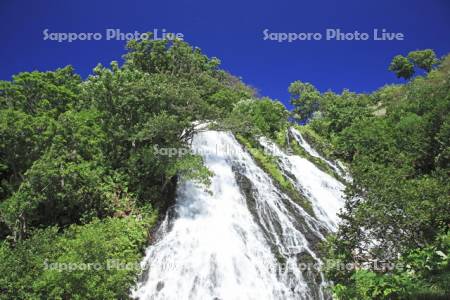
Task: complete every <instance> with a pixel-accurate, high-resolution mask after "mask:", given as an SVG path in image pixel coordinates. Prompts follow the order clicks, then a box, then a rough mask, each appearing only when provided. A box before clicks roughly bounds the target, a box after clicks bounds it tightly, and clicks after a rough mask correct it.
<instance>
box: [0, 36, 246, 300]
mask: <svg viewBox="0 0 450 300" xmlns="http://www.w3.org/2000/svg"><path fill="white" fill-rule="evenodd" d="M127 49H128V51H127V53H126V54H125V56H124V59H125V62H124V64H123V65H122V66H119V65H118V63H117V62H112V63H111V65H110V67H109V68H107V67H104V66H101V65H98V66H97V67H96V68H95V69H94V70H93V74H92V75H91V76H89V77H88V78H87V79H86V80H82V79H81V78H80V76H78V75H77V74H76V73H75V72H74V70H73V68H72V67H70V66H68V67H65V68H63V69H58V70H56V71H54V72H37V71H35V72H25V73H20V74H17V75H15V76H13V78H12V80H11V81H2V82H0V137H1V138H0V258H1V259H0V283H1V284H0V298H3V299H12V298H14V299H50V298H51V299H67V298H68V297H70V298H73V299H118V298H122V299H123V298H126V297H127V295H128V293H129V288H130V286H132V284H133V283H134V282H135V280H136V278H137V274H138V271H139V270H136V269H132V270H121V269H120V270H119V269H115V270H104V269H103V268H100V269H99V270H95V269H94V270H77V271H76V272H67V271H63V272H61V273H59V272H58V271H56V270H46V269H45V267H46V264H45V263H44V262H47V263H48V264H52V263H73V264H89V263H92V264H97V263H98V264H101V265H102V266H103V265H104V263H105V261H107V260H109V259H117V260H119V263H121V264H126V263H129V262H136V261H138V260H139V259H140V257H141V256H142V250H143V245H145V244H146V242H147V241H148V239H149V237H148V232H149V228H150V227H151V226H152V225H153V224H154V219H155V215H156V214H157V213H158V211H160V212H163V211H164V210H165V209H166V208H167V207H168V206H170V205H172V204H173V200H174V191H175V188H176V184H177V182H178V181H179V180H185V179H194V180H197V181H199V182H203V183H206V182H208V178H209V176H210V172H209V171H208V170H207V169H206V168H205V167H204V166H203V162H202V159H201V157H200V156H197V155H193V154H186V155H167V154H168V153H171V152H168V151H162V150H161V149H175V150H178V149H185V148H187V147H189V142H190V139H191V138H192V135H193V134H194V132H195V129H194V126H193V124H192V122H193V121H201V120H211V119H220V118H225V117H226V116H227V115H229V114H230V112H231V110H232V109H233V107H234V104H235V103H237V102H238V101H240V100H242V99H248V98H252V97H254V91H253V90H252V89H251V88H249V87H247V86H245V85H244V84H243V83H241V82H240V81H239V80H238V79H236V78H235V77H233V76H232V75H230V74H228V73H226V72H224V71H222V70H220V69H219V68H218V66H219V61H218V60H217V59H215V58H208V57H206V56H205V55H203V54H202V53H201V51H200V49H198V48H192V47H191V46H189V45H188V44H186V43H184V42H181V41H173V42H168V41H155V40H148V41H142V42H136V41H132V42H130V43H129V44H128V46H127ZM177 153H178V152H177ZM148 216H153V217H151V218H150V217H148Z"/></svg>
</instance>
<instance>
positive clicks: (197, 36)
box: [0, 0, 450, 103]
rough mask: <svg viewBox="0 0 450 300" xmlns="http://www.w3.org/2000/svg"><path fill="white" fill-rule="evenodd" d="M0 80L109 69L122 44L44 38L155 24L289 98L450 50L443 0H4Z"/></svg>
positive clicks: (378, 79) (373, 82)
mask: <svg viewBox="0 0 450 300" xmlns="http://www.w3.org/2000/svg"><path fill="white" fill-rule="evenodd" d="M0 22H1V24H0V33H1V38H2V46H1V47H0V79H3V80H9V79H10V78H11V75H13V74H15V73H17V72H20V71H31V70H41V71H45V70H53V69H56V68H58V67H63V66H65V65H67V64H71V65H73V66H74V67H75V69H76V71H77V72H78V73H79V74H81V75H82V76H83V77H85V76H86V75H88V74H89V73H90V72H91V70H92V68H93V67H94V66H95V65H96V64H97V63H99V62H100V63H102V64H106V65H109V63H110V62H111V61H112V60H120V58H121V55H122V54H123V53H124V42H122V41H106V40H101V41H76V42H72V43H67V42H66V43H58V42H55V41H48V40H47V41H44V40H43V33H42V32H43V30H44V29H46V28H48V29H49V32H100V33H102V34H104V32H105V29H106V28H119V29H120V30H121V31H123V32H133V31H135V30H137V31H140V32H145V31H149V30H153V29H155V28H157V29H159V30H162V29H166V30H167V31H172V32H181V33H183V34H184V36H185V40H186V41H188V42H189V43H191V44H192V45H195V46H198V47H200V48H201V49H202V50H203V51H204V52H205V53H206V54H207V55H209V56H216V57H219V58H220V59H221V60H222V67H223V68H224V69H226V70H228V71H230V72H231V73H233V74H235V75H237V76H240V77H242V78H243V80H244V81H245V82H246V83H248V84H250V85H252V86H254V87H256V88H257V89H258V90H259V91H260V93H261V94H262V95H267V96H270V97H272V98H277V99H279V100H282V101H283V102H285V103H286V102H287V100H288V93H287V87H288V85H289V83H290V82H292V81H294V80H297V79H299V80H302V81H308V82H311V83H312V84H314V85H315V86H317V87H318V88H319V89H320V90H322V91H324V90H327V89H332V90H334V91H337V92H340V91H341V90H342V89H343V88H349V89H350V90H353V91H357V92H363V91H372V90H375V89H376V88H378V87H380V86H382V85H384V84H386V83H392V82H397V79H396V78H395V76H394V75H393V74H392V73H390V72H389V71H387V66H388V64H389V62H390V60H391V59H392V57H393V56H394V55H396V54H406V53H407V52H409V51H411V50H416V49H422V48H432V49H434V50H435V51H436V52H437V54H438V55H439V56H441V55H444V54H446V53H448V52H450V1H449V0H422V1H416V0H395V1H394V0H378V1H374V0H372V1H361V0H351V1H337V0H335V1H325V0H315V1H300V0H297V1H266V0H260V1H245V0H240V1H236V0H226V1H211V0H210V1H194V0H190V1H175V0H172V1H170V0H169V1H148V0H147V1H138V0H129V1H111V0H110V1H94V0H89V1H86V0H77V1H75V0H71V1H68V0H65V1H62V0H53V1H50V0H42V1H23V0H1V2H0ZM266 28H267V29H269V30H270V32H320V33H324V31H325V30H326V29H327V28H341V30H342V31H344V32H353V31H355V30H358V31H359V32H368V33H370V34H371V35H372V30H373V29H374V28H379V29H383V28H385V29H387V30H388V31H390V32H401V33H403V34H404V35H405V39H404V41H371V40H369V41H326V40H325V38H324V39H323V40H321V41H296V42H292V43H287V42H284V43H277V42H275V41H267V40H266V41H265V40H263V37H264V34H263V30H264V29H266Z"/></svg>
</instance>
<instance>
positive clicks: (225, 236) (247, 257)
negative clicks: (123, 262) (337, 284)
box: [132, 131, 343, 300]
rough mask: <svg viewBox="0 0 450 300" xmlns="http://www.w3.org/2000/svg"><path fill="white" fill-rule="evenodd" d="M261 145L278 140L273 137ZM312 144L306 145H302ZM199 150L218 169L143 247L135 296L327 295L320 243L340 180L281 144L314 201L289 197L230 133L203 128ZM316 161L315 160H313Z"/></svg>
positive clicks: (286, 165)
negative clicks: (310, 208)
mask: <svg viewBox="0 0 450 300" xmlns="http://www.w3.org/2000/svg"><path fill="white" fill-rule="evenodd" d="M260 142H261V145H262V146H264V147H271V148H272V149H273V148H275V147H277V146H276V145H275V144H273V143H271V142H270V141H269V140H267V139H261V140H260ZM301 146H302V147H305V146H304V145H301ZM192 148H193V150H195V151H196V152H198V153H201V155H202V156H203V159H204V162H205V165H206V166H207V167H208V168H209V169H210V170H211V171H212V172H213V173H214V175H213V177H212V178H211V185H210V186H209V187H204V186H200V185H198V184H196V183H193V182H189V181H187V182H184V183H182V184H181V185H180V186H179V187H178V190H177V199H176V205H175V207H174V208H173V209H171V210H169V211H168V212H167V214H166V217H165V219H164V221H163V222H162V224H161V225H160V227H159V229H158V232H157V239H156V241H155V243H153V244H152V245H151V246H149V247H148V249H147V250H146V255H145V258H144V260H143V262H142V266H143V268H144V271H143V274H142V278H141V280H140V281H139V283H138V285H137V286H136V288H135V289H134V290H133V291H132V296H133V297H135V298H138V299H164V300H171V299H177V300H182V299H208V300H209V299H211V300H213V299H215V300H219V299H220V300H233V299H255V300H256V299H257V300H264V299H268V300H269V299H330V295H329V293H328V291H327V289H326V286H327V283H326V281H325V280H324V277H323V274H322V273H321V272H320V271H319V268H318V266H319V265H320V264H321V259H320V257H319V256H318V255H317V249H316V248H317V245H318V242H320V241H321V240H323V239H324V234H326V233H327V232H328V231H329V230H334V228H335V226H336V222H337V217H336V212H337V210H338V209H339V208H340V207H341V206H342V203H343V200H342V190H343V185H342V184H341V183H340V182H339V181H337V180H336V179H334V178H333V177H331V176H329V175H328V174H326V173H324V172H322V171H320V170H319V169H318V168H317V167H315V166H314V165H313V164H312V163H310V162H309V161H307V160H305V159H303V158H300V157H297V156H293V155H287V154H284V153H283V152H282V151H281V150H280V149H278V148H277V149H276V150H277V153H279V154H277V155H276V157H277V159H278V163H279V166H280V168H281V169H282V170H283V172H285V174H290V175H291V176H290V177H289V178H290V180H291V181H292V183H293V185H294V186H295V187H296V188H298V190H299V191H300V192H301V193H303V194H304V196H305V197H307V199H309V200H310V202H311V203H312V205H313V208H314V212H315V215H310V214H308V213H307V212H306V211H305V209H303V208H302V206H301V205H299V204H298V203H296V202H295V201H293V200H292V199H291V198H290V197H289V196H288V195H286V194H285V193H284V192H283V191H282V190H281V189H280V188H279V187H278V186H277V184H276V183H275V182H274V181H273V179H272V178H271V177H270V176H269V175H267V174H266V173H265V172H264V171H263V170H262V169H261V168H260V167H259V166H258V165H257V163H256V162H255V161H254V160H253V158H252V157H251V156H250V155H249V153H248V152H247V151H246V150H245V149H244V148H243V147H242V146H241V145H240V144H239V143H238V142H237V140H236V139H235V138H234V136H233V135H232V134H231V133H228V132H216V131H205V132H200V133H197V134H196V135H195V136H194V138H193V142H192ZM309 164H310V165H309Z"/></svg>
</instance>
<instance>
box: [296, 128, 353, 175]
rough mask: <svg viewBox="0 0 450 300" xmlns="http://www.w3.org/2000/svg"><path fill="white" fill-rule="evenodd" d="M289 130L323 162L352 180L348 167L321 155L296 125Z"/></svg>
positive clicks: (305, 148)
mask: <svg viewBox="0 0 450 300" xmlns="http://www.w3.org/2000/svg"><path fill="white" fill-rule="evenodd" d="M289 132H290V133H291V134H292V136H293V137H294V139H295V140H296V141H297V143H298V144H299V145H300V146H301V147H302V148H303V149H304V150H305V151H306V152H307V153H308V154H309V155H311V156H313V157H317V158H319V159H320V160H322V161H323V162H325V163H326V164H327V165H328V166H330V167H331V168H332V169H333V170H334V171H335V172H336V173H337V174H338V175H339V176H340V177H341V178H342V179H344V180H346V181H348V182H351V181H352V178H351V177H350V175H349V174H348V171H347V169H346V167H345V166H344V165H343V164H342V163H341V162H340V161H337V162H336V163H335V162H331V161H329V160H327V159H325V158H324V157H323V156H321V155H320V154H319V153H318V152H317V151H316V150H315V149H314V148H313V147H311V145H310V144H309V143H308V142H307V141H306V140H305V139H304V138H303V136H302V134H301V133H300V132H299V131H298V130H297V129H295V128H294V127H291V128H289Z"/></svg>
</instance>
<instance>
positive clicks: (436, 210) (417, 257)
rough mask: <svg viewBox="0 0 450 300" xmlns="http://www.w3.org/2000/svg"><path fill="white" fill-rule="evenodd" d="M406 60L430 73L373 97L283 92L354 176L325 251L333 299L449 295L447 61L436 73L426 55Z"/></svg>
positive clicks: (302, 86)
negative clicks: (332, 235)
mask: <svg viewBox="0 0 450 300" xmlns="http://www.w3.org/2000/svg"><path fill="white" fill-rule="evenodd" d="M409 56H410V58H411V59H412V58H413V57H414V59H415V61H416V64H417V63H418V60H421V59H422V58H423V60H424V62H422V63H421V66H422V67H423V68H424V69H425V70H426V71H428V72H429V73H427V74H426V75H425V76H417V77H415V78H413V79H412V80H411V81H409V82H407V83H406V84H402V85H391V86H386V87H383V88H381V89H380V90H378V91H376V92H374V93H371V94H356V93H352V92H349V91H346V90H345V91H344V92H343V93H342V94H335V93H332V92H326V93H320V92H318V91H317V90H316V89H315V88H314V87H313V86H312V85H310V84H307V83H302V82H295V83H293V84H292V85H291V87H290V91H291V93H292V103H293V104H294V105H295V107H296V108H295V110H294V111H295V116H296V117H297V118H298V119H300V120H302V121H303V122H304V121H306V120H307V121H308V126H309V127H310V128H312V129H313V130H314V131H315V133H316V134H317V135H319V136H320V137H322V138H324V139H326V140H328V141H330V143H331V144H332V146H333V147H332V149H333V153H332V155H333V156H335V157H337V158H339V159H341V160H344V161H345V162H346V163H348V164H349V166H350V171H351V173H352V176H353V179H354V181H353V184H352V185H351V186H350V187H349V188H348V189H347V197H348V199H347V201H346V207H345V210H344V212H343V213H342V215H341V218H342V219H343V222H342V224H341V225H340V227H339V231H338V232H337V234H336V235H335V236H334V237H332V238H331V239H330V242H329V245H328V246H329V254H328V258H329V263H330V267H329V269H328V277H329V279H331V280H333V281H334V283H335V287H334V292H335V295H336V296H337V297H338V298H340V299H394V298H395V299H406V298H417V297H428V298H431V297H439V296H442V297H443V296H445V295H449V294H450V285H448V282H449V276H450V275H449V274H450V266H449V254H450V253H449V249H450V244H449V243H448V237H449V236H448V234H449V233H448V232H449V224H450V212H449V210H448V208H449V207H450V196H449V195H450V183H449V182H450V181H449V172H450V166H449V161H450V131H449V129H450V126H449V124H450V123H449V122H450V119H449V116H450V56H447V57H445V58H443V59H442V61H441V62H440V64H439V65H438V66H437V67H436V68H434V69H433V68H432V67H433V66H434V64H436V61H435V60H434V59H433V57H434V53H432V54H430V53H429V51H428V50H426V51H425V52H423V53H421V52H420V51H418V52H417V51H416V52H414V53H413V54H412V55H409ZM430 57H431V58H430ZM426 58H430V59H426ZM394 60H398V58H397V59H394ZM426 62H428V64H426ZM394 63H395V62H394ZM395 64H397V63H395ZM424 64H425V65H426V66H425V65H424ZM419 67H420V66H419ZM394 69H395V68H393V67H392V65H391V70H393V71H395V70H394ZM411 76H412V74H411V75H410V76H406V77H407V78H410V77H411ZM380 109H382V110H383V111H382V113H380ZM375 262H378V263H379V264H382V265H383V266H386V264H388V263H391V264H396V265H397V264H398V265H403V266H405V267H404V268H400V267H397V268H393V269H389V268H386V267H382V268H376V267H374V263H375ZM345 264H353V266H355V267H354V268H350V269H346V268H341V267H342V266H343V265H345ZM428 298H427V299H428Z"/></svg>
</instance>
